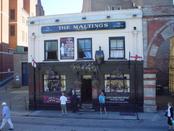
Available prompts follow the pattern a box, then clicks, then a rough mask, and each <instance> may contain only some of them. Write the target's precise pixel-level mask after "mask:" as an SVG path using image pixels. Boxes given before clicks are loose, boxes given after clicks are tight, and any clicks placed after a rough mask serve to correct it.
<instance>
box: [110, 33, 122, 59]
mask: <svg viewBox="0 0 174 131" xmlns="http://www.w3.org/2000/svg"><path fill="white" fill-rule="evenodd" d="M111 40H123V49H112V50H122V51H123V57H111V51H112V50H111ZM109 59H125V37H124V36H122V37H109Z"/></svg>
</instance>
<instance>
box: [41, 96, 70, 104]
mask: <svg viewBox="0 0 174 131" xmlns="http://www.w3.org/2000/svg"><path fill="white" fill-rule="evenodd" d="M59 98H60V96H57V97H56V96H47V95H45V96H43V103H47V104H56V103H60V99H59ZM67 99H68V101H67V103H70V102H71V101H70V97H67Z"/></svg>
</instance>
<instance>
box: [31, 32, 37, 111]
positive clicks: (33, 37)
mask: <svg viewBox="0 0 174 131" xmlns="http://www.w3.org/2000/svg"><path fill="white" fill-rule="evenodd" d="M32 40H33V57H32V63H33V64H32V65H33V84H34V93H33V94H34V97H33V99H34V109H36V108H37V106H36V74H35V72H36V69H35V68H36V65H35V64H36V63H35V40H36V34H35V33H34V32H33V33H32Z"/></svg>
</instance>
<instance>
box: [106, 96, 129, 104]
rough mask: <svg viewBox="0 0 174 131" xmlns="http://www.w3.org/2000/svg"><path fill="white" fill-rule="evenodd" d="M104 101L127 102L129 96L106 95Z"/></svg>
mask: <svg viewBox="0 0 174 131" xmlns="http://www.w3.org/2000/svg"><path fill="white" fill-rule="evenodd" d="M106 103H129V96H106Z"/></svg>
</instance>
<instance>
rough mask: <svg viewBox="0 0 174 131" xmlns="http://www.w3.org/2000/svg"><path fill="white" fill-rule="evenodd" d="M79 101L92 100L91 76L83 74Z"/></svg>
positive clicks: (88, 101) (86, 101)
mask: <svg viewBox="0 0 174 131" xmlns="http://www.w3.org/2000/svg"><path fill="white" fill-rule="evenodd" d="M81 102H82V103H91V102H92V80H91V76H83V78H82V86H81Z"/></svg>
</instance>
